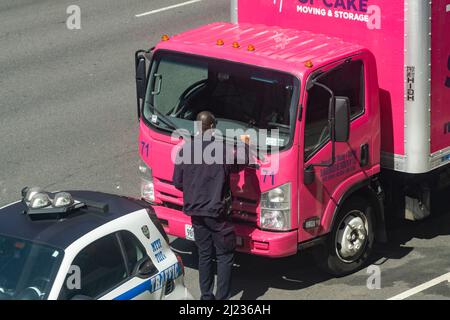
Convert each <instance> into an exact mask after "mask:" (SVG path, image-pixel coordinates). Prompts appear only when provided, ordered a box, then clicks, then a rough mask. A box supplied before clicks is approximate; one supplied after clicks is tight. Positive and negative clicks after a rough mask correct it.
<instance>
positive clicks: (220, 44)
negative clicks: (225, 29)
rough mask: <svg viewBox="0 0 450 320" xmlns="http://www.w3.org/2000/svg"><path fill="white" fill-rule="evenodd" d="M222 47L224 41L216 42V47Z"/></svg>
mask: <svg viewBox="0 0 450 320" xmlns="http://www.w3.org/2000/svg"><path fill="white" fill-rule="evenodd" d="M224 45H225V41H223V40H222V39H219V40H217V42H216V46H219V47H222V46H224Z"/></svg>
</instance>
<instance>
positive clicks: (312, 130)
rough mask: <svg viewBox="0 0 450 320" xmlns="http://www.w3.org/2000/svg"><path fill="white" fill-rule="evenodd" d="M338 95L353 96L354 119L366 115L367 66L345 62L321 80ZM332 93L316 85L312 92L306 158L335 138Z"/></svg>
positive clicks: (309, 96)
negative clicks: (330, 108) (329, 122)
mask: <svg viewBox="0 0 450 320" xmlns="http://www.w3.org/2000/svg"><path fill="white" fill-rule="evenodd" d="M320 82H321V83H323V84H324V85H326V86H327V87H329V88H330V89H331V90H333V92H334V94H335V95H336V96H342V97H348V98H349V99H350V109H351V119H352V120H353V119H356V118H357V117H359V116H360V115H362V114H364V110H365V108H364V65H363V63H362V61H360V60H355V61H351V62H349V63H345V64H343V65H342V66H340V67H338V68H336V69H335V70H333V71H332V72H330V73H329V74H327V75H326V76H324V77H323V78H321V79H320ZM329 100H330V95H329V94H328V93H327V92H326V91H324V89H322V88H320V87H318V86H314V87H313V88H311V90H309V92H308V103H307V110H306V123H305V159H308V158H309V157H310V156H311V155H313V154H314V153H315V152H316V151H317V150H319V149H320V148H321V147H322V146H323V145H324V144H325V143H326V142H327V141H329V140H330V138H331V135H330V134H331V131H330V127H329V124H328V116H329Z"/></svg>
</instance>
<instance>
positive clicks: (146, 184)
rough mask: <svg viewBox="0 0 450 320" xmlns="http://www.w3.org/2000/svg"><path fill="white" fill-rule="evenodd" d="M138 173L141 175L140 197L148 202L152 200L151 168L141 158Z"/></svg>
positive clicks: (153, 191)
mask: <svg viewBox="0 0 450 320" xmlns="http://www.w3.org/2000/svg"><path fill="white" fill-rule="evenodd" d="M139 173H140V175H141V198H142V199H144V200H145V201H148V202H154V201H155V187H154V185H153V175H152V169H151V168H150V167H148V166H147V165H146V164H145V163H144V161H142V160H141V162H140V164H139Z"/></svg>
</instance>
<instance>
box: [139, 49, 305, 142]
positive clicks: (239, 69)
mask: <svg viewBox="0 0 450 320" xmlns="http://www.w3.org/2000/svg"><path fill="white" fill-rule="evenodd" d="M299 86H300V85H299V80H298V79H297V78H296V77H294V76H292V75H290V74H286V73H283V72H280V71H275V70H270V69H265V68H260V67H255V66H251V65H245V64H240V63H235V62H231V61H224V60H217V59H212V58H207V57H199V56H192V55H186V54H181V53H175V52H168V51H163V52H157V53H155V57H154V60H153V63H152V67H151V71H150V76H149V86H148V90H147V96H146V101H145V105H144V110H143V115H144V118H145V119H146V120H147V122H148V123H149V124H150V125H151V126H154V127H157V128H159V129H162V130H166V131H169V132H170V131H173V130H174V127H176V128H178V129H185V130H188V131H189V132H190V133H191V134H192V135H193V134H195V133H196V132H195V128H194V121H195V119H196V117H197V114H198V113H199V112H202V111H210V112H212V113H213V114H214V115H215V117H216V119H217V129H219V130H220V131H221V133H222V135H228V133H227V130H228V132H232V131H233V130H235V131H238V130H241V131H242V130H244V131H248V130H252V129H254V130H255V131H256V132H257V134H258V136H262V135H263V133H262V132H260V131H264V134H267V136H268V137H269V138H268V139H267V140H265V141H264V143H266V142H267V146H266V147H271V146H274V145H273V144H275V145H276V146H277V147H283V146H286V145H288V144H289V142H290V141H291V138H292V136H293V132H294V129H295V122H296V121H295V119H296V113H297V109H298V108H297V102H298V96H299V89H298V88H299ZM167 119H169V120H170V121H171V122H172V123H173V124H174V125H172V126H170V125H169V124H168V121H167ZM261 129H263V130H261ZM272 131H273V132H274V133H275V132H276V135H277V136H279V138H276V139H271V136H275V134H273V135H272V134H271V132H272ZM260 147H264V146H261V145H260Z"/></svg>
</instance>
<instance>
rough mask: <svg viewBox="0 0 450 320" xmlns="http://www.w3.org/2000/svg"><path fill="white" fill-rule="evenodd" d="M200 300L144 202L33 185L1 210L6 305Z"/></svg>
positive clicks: (0, 265) (0, 285) (0, 289)
mask: <svg viewBox="0 0 450 320" xmlns="http://www.w3.org/2000/svg"><path fill="white" fill-rule="evenodd" d="M21 299H23V300H45V299H48V300H57V299H60V300H90V299H102V300H129V299H152V300H153V299H192V296H191V294H190V293H189V292H188V290H187V289H186V288H185V286H184V267H183V264H182V261H181V259H180V257H179V256H178V255H176V254H175V253H174V252H173V251H172V250H171V249H170V247H169V243H168V238H167V235H166V234H165V232H164V230H163V228H162V226H161V224H160V223H159V222H158V220H157V218H156V215H155V214H154V212H153V211H152V209H151V208H149V207H148V206H147V205H145V203H143V202H141V201H140V200H135V199H131V198H125V197H120V196H116V195H111V194H105V193H99V192H90V191H69V192H57V193H48V192H43V191H41V190H40V189H39V188H25V189H24V190H23V191H22V201H19V202H16V203H12V204H10V205H8V206H6V207H3V208H0V300H21Z"/></svg>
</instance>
